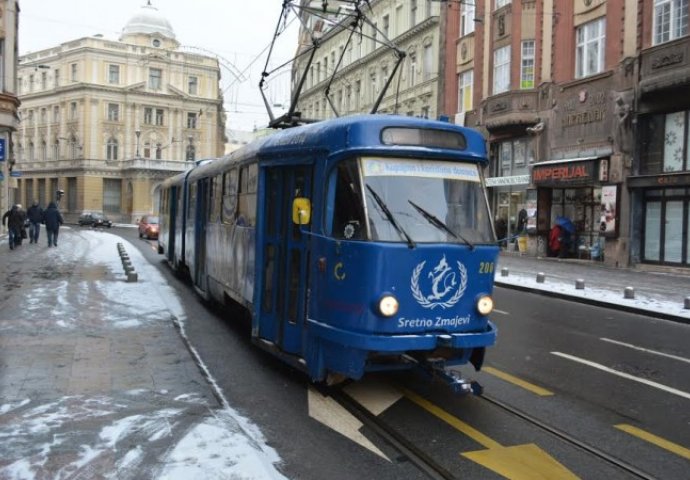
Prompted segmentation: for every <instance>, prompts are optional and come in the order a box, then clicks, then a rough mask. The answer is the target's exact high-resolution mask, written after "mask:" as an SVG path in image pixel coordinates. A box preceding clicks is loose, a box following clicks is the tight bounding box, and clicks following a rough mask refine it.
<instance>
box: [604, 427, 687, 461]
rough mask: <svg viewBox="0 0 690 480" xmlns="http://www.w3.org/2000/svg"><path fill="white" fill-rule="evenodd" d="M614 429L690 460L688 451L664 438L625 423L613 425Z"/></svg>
mask: <svg viewBox="0 0 690 480" xmlns="http://www.w3.org/2000/svg"><path fill="white" fill-rule="evenodd" d="M614 427H616V428H617V429H618V430H622V431H624V432H626V433H629V434H630V435H633V436H635V437H637V438H640V439H642V440H644V441H646V442H649V443H652V444H654V445H656V446H657V447H660V448H663V449H664V450H668V451H669V452H672V453H675V454H676V455H678V456H681V457H683V458H687V459H688V460H690V449H687V448H685V447H682V446H680V445H678V444H677V443H673V442H671V441H669V440H666V439H665V438H661V437H657V436H656V435H654V434H653V433H649V432H645V431H644V430H642V429H640V428H637V427H633V426H632V425H627V424H625V423H620V424H618V425H614Z"/></svg>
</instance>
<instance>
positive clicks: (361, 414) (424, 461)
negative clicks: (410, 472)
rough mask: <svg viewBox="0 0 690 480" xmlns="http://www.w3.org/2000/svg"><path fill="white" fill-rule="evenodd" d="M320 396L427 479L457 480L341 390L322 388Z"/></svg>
mask: <svg viewBox="0 0 690 480" xmlns="http://www.w3.org/2000/svg"><path fill="white" fill-rule="evenodd" d="M322 394H324V395H327V396H329V397H331V398H332V399H333V400H335V401H336V402H337V403H338V404H339V405H340V406H342V407H343V408H345V409H346V410H347V411H348V412H350V414H352V415H353V416H354V417H355V418H357V419H358V420H359V421H360V422H362V424H363V425H364V426H366V427H367V428H370V429H371V430H372V431H373V432H375V433H376V434H377V435H379V436H381V437H382V438H383V439H384V440H385V441H386V442H388V443H389V444H390V445H391V446H392V447H393V448H394V449H396V450H397V451H399V452H400V453H401V454H403V455H404V456H405V457H406V458H407V460H408V461H409V462H410V463H411V464H413V465H414V466H416V467H417V468H418V469H419V470H421V471H422V472H424V473H425V474H426V475H427V476H428V477H429V478H432V479H435V480H453V479H456V478H457V477H455V476H454V475H453V474H452V473H450V472H449V471H448V470H447V469H446V468H444V467H443V466H442V465H441V464H440V463H438V462H436V461H435V460H434V459H433V458H431V457H430V456H429V455H427V454H426V453H425V452H424V451H423V450H421V449H420V448H418V447H416V446H415V445H414V444H413V443H412V442H410V441H409V440H407V439H406V438H405V437H404V436H402V435H400V434H399V433H398V432H396V431H395V430H394V429H393V428H391V427H390V426H389V425H387V424H386V423H385V422H383V421H382V420H381V419H380V418H378V417H377V416H376V415H374V414H372V413H371V412H370V411H369V410H367V409H366V407H364V406H363V405H362V404H360V403H359V402H357V401H356V400H355V399H354V398H352V397H351V396H349V395H348V394H347V393H345V392H344V391H343V390H342V389H339V388H337V387H323V390H322Z"/></svg>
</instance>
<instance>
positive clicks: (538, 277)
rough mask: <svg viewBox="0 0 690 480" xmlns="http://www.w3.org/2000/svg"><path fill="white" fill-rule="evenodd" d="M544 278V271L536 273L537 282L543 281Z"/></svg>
mask: <svg viewBox="0 0 690 480" xmlns="http://www.w3.org/2000/svg"><path fill="white" fill-rule="evenodd" d="M544 280H546V275H545V274H544V272H539V273H537V283H544Z"/></svg>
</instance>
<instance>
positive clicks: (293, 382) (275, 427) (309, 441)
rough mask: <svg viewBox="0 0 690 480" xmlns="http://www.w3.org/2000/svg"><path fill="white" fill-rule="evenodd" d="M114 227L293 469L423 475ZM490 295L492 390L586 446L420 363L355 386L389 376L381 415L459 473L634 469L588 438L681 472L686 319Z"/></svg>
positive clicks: (588, 473)
mask: <svg viewBox="0 0 690 480" xmlns="http://www.w3.org/2000/svg"><path fill="white" fill-rule="evenodd" d="M113 233H116V234H120V235H122V236H123V237H125V238H127V239H128V240H129V241H130V242H132V243H133V244H134V245H136V246H137V247H139V248H140V249H141V250H142V252H144V253H145V255H146V257H147V258H148V259H149V260H150V261H151V262H152V263H153V264H156V265H158V266H159V267H160V270H161V272H163V273H164V275H165V276H166V278H168V280H169V282H170V283H171V285H174V287H175V289H176V290H177V292H178V294H179V296H180V298H181V300H182V303H183V304H184V305H185V308H186V309H187V317H188V321H187V327H186V328H187V335H188V337H189V340H190V342H191V343H192V344H193V345H194V347H195V348H196V349H197V350H198V352H199V354H200V356H201V358H202V359H203V361H204V363H205V364H206V366H207V367H208V369H209V371H210V372H211V374H212V375H213V377H214V378H215V379H216V381H217V382H218V385H219V387H220V388H221V389H222V390H223V392H224V394H225V396H226V397H227V399H228V401H229V402H230V404H231V405H232V406H233V408H235V409H237V410H238V411H240V412H241V413H242V414H244V415H246V416H247V417H249V418H251V419H252V420H253V421H254V422H255V423H256V424H257V425H258V426H259V428H260V429H261V430H262V432H263V434H264V436H265V437H266V438H267V440H268V443H269V444H270V445H271V446H272V447H273V448H275V449H276V451H277V452H278V453H279V455H280V457H281V458H282V460H283V462H284V465H283V467H282V468H281V471H282V472H283V473H284V474H285V475H286V476H287V477H288V478H292V479H322V478H330V479H353V478H377V479H401V478H404V479H416V478H428V477H427V476H425V475H424V474H423V473H422V472H421V471H419V470H418V469H417V468H416V467H414V466H413V465H411V464H410V463H409V462H407V461H406V459H405V458H404V457H403V456H401V455H400V454H399V453H397V452H396V451H393V450H392V449H391V448H390V446H388V445H387V444H386V442H384V441H383V440H382V439H381V438H380V437H378V435H377V434H376V433H374V432H373V431H371V430H370V429H368V428H367V427H366V426H365V427H361V426H360V427H359V428H357V426H356V425H355V428H354V429H352V430H351V431H350V432H349V433H347V432H346V433H342V434H341V433H338V432H336V431H335V430H334V429H333V428H330V427H328V426H325V425H324V422H328V418H329V417H331V418H333V417H337V416H338V415H339V410H337V409H336V408H333V407H332V406H328V408H333V409H332V410H328V408H326V410H325V413H324V412H323V411H322V412H321V413H320V414H319V413H318V412H317V410H319V409H320V408H324V405H326V404H327V403H328V402H325V401H324V399H323V398H320V397H319V396H318V394H315V392H314V391H313V389H312V388H310V384H309V382H308V381H307V379H306V377H305V376H304V375H302V374H301V373H299V372H295V371H293V370H292V369H290V368H288V367H286V366H284V365H283V364H281V363H280V362H279V361H277V360H276V359H275V358H274V357H272V356H271V355H269V354H267V353H265V352H263V351H261V350H260V349H258V348H257V347H255V346H252V345H251V343H250V342H249V328H248V323H247V322H243V321H241V318H240V317H241V315H240V314H239V313H238V312H228V311H221V310H219V309H217V308H214V307H212V306H210V305H205V304H203V303H202V302H201V301H200V300H199V299H198V297H197V296H196V295H195V294H194V293H193V290H192V288H191V287H190V285H189V284H187V283H186V282H185V281H183V280H181V279H179V278H177V277H175V276H174V275H173V274H172V273H171V272H170V270H169V268H168V267H167V265H165V264H164V262H163V257H162V256H160V255H158V254H157V253H156V251H155V242H149V241H145V240H140V239H138V238H137V233H136V230H135V229H113ZM496 301H497V307H498V309H499V311H498V312H496V313H495V314H494V315H493V318H494V321H495V322H496V323H497V324H498V326H499V337H498V338H499V340H498V345H497V346H495V347H493V348H492V349H490V350H489V351H488V353H487V361H486V363H485V365H486V366H487V367H488V368H487V369H485V370H484V371H482V372H480V373H478V374H475V375H474V376H475V378H477V379H478V380H479V381H480V382H481V383H482V384H483V385H484V387H485V393H486V396H487V397H490V398H495V399H497V400H498V401H500V402H503V403H505V404H507V405H509V406H511V407H513V408H516V409H518V410H519V411H520V412H523V413H524V414H525V415H526V416H527V417H530V418H533V419H535V420H537V421H539V422H541V423H542V424H543V425H545V426H548V427H553V428H555V429H556V430H557V431H558V432H561V433H563V434H565V436H567V437H571V438H572V439H574V440H576V441H579V442H582V443H584V444H586V445H587V446H588V447H589V448H590V451H588V450H586V449H583V448H581V447H577V446H573V445H572V444H571V443H569V442H568V441H565V440H563V438H559V437H558V436H555V435H554V434H553V433H550V432H547V431H545V430H544V428H542V427H540V426H536V425H534V424H533V423H530V422H528V421H526V420H525V419H524V418H520V417H518V416H516V415H515V414H513V413H510V412H507V411H505V410H503V409H502V408H499V407H497V406H496V405H494V404H491V403H489V402H487V401H486V400H484V399H482V398H477V397H461V396H457V395H454V394H452V393H450V392H449V390H448V389H447V388H445V387H444V386H441V385H437V384H433V383H430V382H428V381H427V380H426V379H421V378H419V377H417V376H414V375H398V376H387V377H384V378H381V377H373V376H371V377H367V378H365V380H364V381H362V382H359V385H357V384H355V385H350V386H349V387H348V388H351V389H353V390H367V391H368V392H369V393H370V395H369V396H372V394H371V392H375V391H379V390H380V389H381V387H382V386H383V385H386V384H389V383H390V384H392V385H393V386H394V388H393V389H394V390H395V391H397V392H403V393H401V394H400V395H399V396H396V397H395V398H394V399H393V400H391V401H390V403H389V404H388V407H387V408H385V409H383V410H381V411H380V413H379V417H380V418H381V419H382V420H383V421H386V422H388V423H389V424H390V425H391V426H392V428H394V429H395V430H396V431H397V432H398V433H400V434H401V435H405V436H406V437H407V438H409V439H410V441H412V442H413V443H414V444H415V446H417V447H418V448H420V449H423V450H424V451H426V452H427V453H428V454H429V455H430V456H431V457H433V458H434V460H436V461H438V462H439V463H440V464H442V465H443V466H444V467H445V468H446V469H447V470H448V471H449V472H450V473H451V474H452V477H453V478H473V479H484V478H487V479H490V478H503V477H507V478H536V477H535V474H539V475H542V478H568V477H569V476H570V478H577V477H580V478H612V479H613V478H640V477H636V476H635V475H634V474H633V473H630V472H626V471H625V470H621V469H620V468H618V467H616V466H614V465H612V463H611V462H609V461H607V460H603V459H601V458H597V457H596V456H595V455H593V454H592V453H591V450H594V451H601V452H603V453H604V454H605V455H609V456H610V457H611V458H612V459H613V460H614V461H615V459H620V460H622V461H623V462H625V463H627V464H629V465H630V466H631V467H633V469H639V471H640V473H641V474H642V478H645V476H646V477H647V478H664V479H675V478H678V479H681V478H687V472H688V471H690V468H689V467H690V458H687V457H683V456H682V454H683V453H684V450H682V448H683V447H684V448H685V452H686V451H687V449H688V448H690V408H688V401H689V400H690V397H687V396H683V394H684V393H685V392H690V375H688V372H689V368H688V361H689V360H688V359H690V327H689V326H687V325H682V324H675V323H672V322H667V321H661V320H655V319H652V318H648V317H643V316H638V315H632V314H627V313H623V312H618V311H614V310H609V309H604V308H599V307H592V306H587V305H582V304H577V303H573V302H568V301H564V300H559V299H553V298H547V297H544V296H539V295H533V294H529V293H524V292H517V291H512V290H508V289H504V288H498V289H497V291H496ZM614 342H618V343H614ZM633 347H637V348H633ZM642 348H644V349H647V350H646V351H645V350H640V349H642ZM661 354H665V355H666V356H664V355H661ZM616 372H618V373H616ZM463 373H466V374H470V373H471V372H470V371H469V369H468V370H467V371H464V372H463ZM621 373H622V374H624V375H623V376H621V375H620V374H621ZM626 375H627V376H626ZM639 380H644V381H645V382H646V383H641V382H640V381H639ZM540 389H541V390H540ZM685 395H687V393H685ZM365 397H366V395H365ZM317 407H318V408H317ZM323 417H326V418H325V419H324V418H323ZM317 418H319V420H317ZM344 423H347V421H346V422H344ZM341 431H342V430H341ZM631 432H632V433H631ZM640 432H642V433H640ZM661 440H667V441H668V442H671V443H670V444H669V443H663V442H662V441H661ZM669 445H671V447H669ZM673 445H675V446H680V447H681V450H680V451H678V450H676V451H673V449H672V447H673ZM372 446H373V448H372ZM669 448H671V449H669ZM679 452H680V453H679Z"/></svg>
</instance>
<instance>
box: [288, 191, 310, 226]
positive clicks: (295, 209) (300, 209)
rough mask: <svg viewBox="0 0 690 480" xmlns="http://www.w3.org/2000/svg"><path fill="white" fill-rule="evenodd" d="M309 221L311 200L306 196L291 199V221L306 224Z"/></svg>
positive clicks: (296, 223)
mask: <svg viewBox="0 0 690 480" xmlns="http://www.w3.org/2000/svg"><path fill="white" fill-rule="evenodd" d="M310 221H311V202H310V201H309V199H308V198H304V197H297V198H295V199H294V200H293V201H292V223H294V224H295V225H307V224H308V223H309V222H310Z"/></svg>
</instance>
